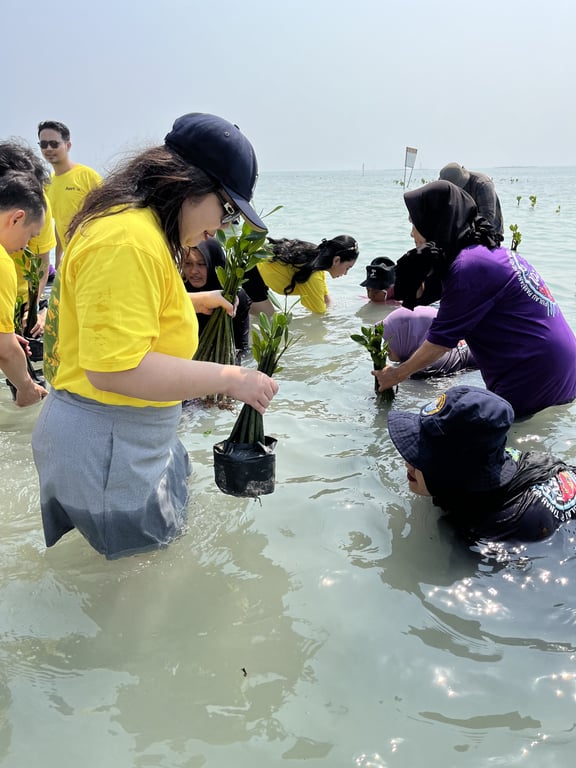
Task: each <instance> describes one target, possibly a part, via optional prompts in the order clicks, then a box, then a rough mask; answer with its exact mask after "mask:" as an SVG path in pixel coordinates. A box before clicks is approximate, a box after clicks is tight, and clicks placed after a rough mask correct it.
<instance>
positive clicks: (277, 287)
mask: <svg viewBox="0 0 576 768" xmlns="http://www.w3.org/2000/svg"><path fill="white" fill-rule="evenodd" d="M268 245H269V248H270V249H271V251H272V254H273V255H272V256H271V257H270V258H268V259H264V260H262V261H261V262H260V263H259V264H258V265H257V267H256V269H254V270H250V273H248V281H247V282H246V283H245V284H244V288H245V290H246V293H247V294H248V295H249V296H250V298H251V299H252V301H253V302H254V303H253V306H252V311H253V312H254V309H255V307H258V304H260V303H262V304H261V307H259V308H258V311H260V309H262V311H267V310H266V307H265V299H266V297H267V291H268V288H271V289H272V290H273V291H274V292H275V293H278V294H280V295H281V296H299V297H300V301H301V303H302V306H304V307H306V309H309V310H310V311H311V312H314V313H315V314H320V315H321V314H324V313H325V312H326V309H327V307H329V306H330V303H331V300H330V295H329V293H328V288H327V285H326V273H328V274H329V275H330V277H332V278H337V277H342V276H343V275H346V274H347V273H348V271H349V270H350V269H351V268H352V267H353V266H354V264H356V261H357V259H358V253H359V251H358V243H357V242H356V240H354V238H353V237H350V236H349V235H338V237H334V238H332V240H322V242H321V243H320V244H319V245H314V243H308V242H305V241H304V240H288V239H286V238H282V239H280V240H275V239H273V238H271V237H269V238H268Z"/></svg>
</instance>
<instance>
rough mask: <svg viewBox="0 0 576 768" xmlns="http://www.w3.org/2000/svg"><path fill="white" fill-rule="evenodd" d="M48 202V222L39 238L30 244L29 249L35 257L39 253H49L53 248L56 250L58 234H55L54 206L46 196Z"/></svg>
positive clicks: (35, 238) (45, 222)
mask: <svg viewBox="0 0 576 768" xmlns="http://www.w3.org/2000/svg"><path fill="white" fill-rule="evenodd" d="M44 199H45V200H46V220H45V221H44V226H43V227H42V229H41V230H40V234H39V235H38V236H37V237H33V238H32V239H31V240H30V242H29V243H28V248H30V250H31V251H32V253H33V254H34V255H37V254H39V253H48V252H49V251H51V250H52V248H56V234H55V232H54V217H53V215H52V205H51V204H50V200H48V198H47V197H46V195H44Z"/></svg>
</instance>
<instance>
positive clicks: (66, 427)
mask: <svg viewBox="0 0 576 768" xmlns="http://www.w3.org/2000/svg"><path fill="white" fill-rule="evenodd" d="M181 410H182V408H181V406H180V405H175V406H169V407H167V408H155V407H145V408H131V407H129V406H114V405H102V404H101V403H98V402H96V401H94V400H89V399H86V398H84V397H80V396H78V395H73V394H71V393H69V392H66V391H62V390H54V389H53V390H51V392H50V394H49V395H48V397H47V398H46V400H45V402H44V405H43V408H42V411H41V413H40V415H39V417H38V421H37V422H36V427H35V429H34V434H33V436H32V450H33V453H34V461H35V462H36V468H37V470H38V475H39V478H40V505H41V509H42V523H43V526H44V537H45V539H46V546H48V547H51V546H52V545H53V544H55V543H56V542H57V541H58V540H59V539H60V538H61V537H62V536H63V535H64V534H65V533H67V532H68V531H70V530H72V529H73V528H77V529H78V530H79V531H80V533H81V534H82V535H83V536H84V537H85V538H86V539H87V540H88V541H89V542H90V544H91V545H92V546H93V547H94V549H96V550H97V551H98V552H100V553H101V554H103V555H106V557H107V558H109V559H112V558H116V557H122V556H124V555H132V554H136V553H137V552H146V551H148V550H151V549H156V548H158V547H162V546H166V545H167V544H168V543H169V542H170V541H171V540H172V539H173V538H174V537H175V536H177V535H178V534H179V532H180V531H181V530H182V527H183V525H184V523H185V521H186V508H187V503H188V482H187V480H188V477H189V475H190V472H191V468H190V463H189V460H188V454H187V452H186V450H185V448H184V446H183V445H182V443H181V442H180V440H179V439H178V437H177V434H176V430H177V427H178V422H179V420H180V414H181Z"/></svg>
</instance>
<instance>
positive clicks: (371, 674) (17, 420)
mask: <svg viewBox="0 0 576 768" xmlns="http://www.w3.org/2000/svg"><path fill="white" fill-rule="evenodd" d="M402 175H403V172H402V171H397V172H394V171H389V172H380V173H375V172H374V173H371V174H370V173H367V174H366V175H365V176H362V175H361V174H360V173H358V174H354V173H351V172H346V173H344V172H343V173H325V174H321V173H302V174H296V173H286V174H263V175H262V177H261V179H260V181H259V186H258V198H257V200H258V205H259V206H261V207H262V208H263V209H264V210H269V209H271V208H273V207H274V206H275V205H278V204H283V205H284V207H283V209H282V210H281V211H278V212H277V213H275V214H273V216H271V217H270V220H269V222H270V227H271V230H272V233H273V234H274V235H275V236H278V237H282V236H298V237H301V238H302V239H309V240H319V239H320V238H322V237H331V236H334V235H337V234H341V233H349V234H352V235H354V236H356V237H357V239H358V240H359V243H360V250H361V253H360V259H359V263H358V265H357V266H356V267H355V268H354V269H353V270H351V271H350V273H349V275H348V276H347V277H344V278H341V279H339V280H337V281H329V288H330V291H331V294H332V298H333V306H332V307H331V309H330V311H329V313H328V315H327V316H326V317H324V318H319V317H314V316H311V315H308V314H306V313H305V312H304V311H302V310H301V309H296V310H295V314H296V317H295V319H294V323H293V332H294V334H295V335H296V336H298V337H299V339H300V341H299V342H298V343H297V344H296V345H295V346H294V347H293V348H292V349H291V350H290V351H289V352H288V353H287V355H286V359H285V361H284V368H283V370H282V371H281V372H280V373H279V374H278V377H277V378H278V381H279V383H280V392H279V394H278V396H277V398H276V399H275V400H274V402H273V404H272V405H271V407H270V409H269V411H268V413H267V414H266V416H265V425H266V432H267V434H270V435H273V436H274V437H276V438H277V440H278V446H277V448H276V463H277V465H276V475H277V477H276V481H277V482H276V490H275V492H274V493H273V494H271V495H269V496H263V497H261V499H260V500H258V501H254V500H249V499H238V498H235V497H231V496H226V495H224V494H222V493H220V491H219V490H218V489H217V487H216V486H215V483H214V475H213V467H212V446H213V444H214V443H216V442H218V441H219V440H221V439H223V438H225V437H226V436H227V434H228V432H229V431H230V429H231V426H232V423H233V421H234V418H235V415H236V411H226V410H219V409H217V408H213V409H207V408H204V407H203V406H200V405H199V404H197V403H196V404H194V403H192V404H189V405H187V406H186V407H185V410H184V413H183V418H182V424H181V428H180V434H181V438H182V440H183V441H184V443H185V445H186V447H187V448H188V450H189V451H190V454H191V457H192V461H193V465H194V477H193V482H192V488H193V497H192V501H191V504H190V510H189V526H188V530H187V531H186V533H185V535H183V536H182V537H181V538H180V539H178V540H177V541H175V542H174V543H173V544H172V545H171V546H170V547H169V548H168V549H166V550H163V551H160V552H156V553H154V554H152V555H146V556H138V557H131V558H127V559H124V560H120V561H115V562H107V561H106V560H104V559H103V558H102V557H101V556H99V555H98V554H96V553H95V552H94V551H92V550H91V549H90V547H89V546H88V545H87V544H86V543H85V541H84V540H83V539H82V538H81V537H80V536H79V535H77V534H76V533H71V534H69V535H67V536H66V537H65V538H64V539H63V540H62V541H61V542H59V543H58V544H57V545H56V546H55V547H54V548H52V549H51V550H46V549H45V547H44V543H43V537H42V529H41V523H40V516H39V510H38V489H37V481H36V474H35V470H34V467H33V463H32V458H31V449H30V435H31V432H32V429H33V425H34V421H35V419H36V416H37V411H34V410H31V409H29V410H26V411H22V412H20V411H16V410H15V408H14V407H13V406H12V403H11V402H10V396H9V392H8V390H7V388H6V387H5V386H4V385H3V384H2V385H1V386H0V470H1V473H2V478H3V480H2V482H3V486H2V488H3V493H2V500H1V502H0V522H1V525H2V539H1V554H2V556H1V558H0V765H1V766H2V767H3V768H4V766H6V768H28V766H33V765H37V764H40V763H41V764H42V765H43V766H44V768H53V767H54V768H56V766H58V768H72V767H74V768H77V766H78V765H81V766H82V767H83V768H101V767H102V766H104V765H105V766H106V767H107V768H200V767H202V766H210V767H212V766H214V767H217V768H219V767H220V766H224V765H236V766H247V767H248V766H249V767H250V768H260V767H262V768H269V767H270V766H275V765H278V766H280V765H291V764H292V765H298V764H301V763H303V762H306V763H307V764H310V765H318V766H330V768H344V767H345V766H350V767H351V768H370V767H374V768H392V767H395V768H413V766H420V765H426V766H429V767H430V768H440V766H441V767H442V768H489V767H490V768H491V767H492V766H515V765H521V766H527V767H528V768H542V767H543V766H546V768H567V766H569V765H572V763H573V755H574V748H575V743H576V736H575V732H576V731H575V722H576V589H575V581H576V523H574V524H572V523H569V524H567V525H566V526H564V528H562V529H560V530H559V531H558V532H557V533H556V534H555V535H554V536H552V537H551V538H550V539H548V540H547V541H545V542H542V543H538V544H530V545H528V546H520V547H512V546H503V545H498V546H497V545H492V546H490V547H473V548H467V547H465V546H463V544H462V543H461V542H460V541H459V540H458V539H457V538H456V537H455V536H454V535H453V534H452V532H451V531H450V529H449V528H447V526H446V525H445V524H444V523H443V521H442V519H441V517H440V515H439V514H438V511H437V510H436V509H434V508H433V507H432V506H431V503H430V501H429V500H428V499H425V498H421V497H416V496H412V495H411V494H410V493H409V492H408V489H407V485H406V481H405V470H404V467H403V462H402V461H401V460H400V458H399V456H398V454H397V453H396V451H395V450H394V449H393V447H392V445H391V443H390V441H389V439H388V437H387V431H386V413H387V409H388V406H386V405H379V404H378V403H377V402H376V400H375V397H374V391H373V381H372V376H371V375H370V370H371V364H370V360H369V358H368V355H367V353H366V352H365V351H364V350H363V349H362V348H360V347H359V346H358V345H357V344H355V343H354V342H352V341H351V340H350V334H351V333H355V332H358V329H359V327H360V326H361V325H362V324H366V323H372V322H376V321H377V320H379V319H380V318H381V317H382V315H383V313H384V312H387V311H390V310H389V309H382V308H381V307H377V306H371V305H368V304H367V303H366V301H365V299H364V298H363V289H361V288H360V287H359V286H358V283H359V282H360V281H361V280H362V279H364V276H365V271H364V266H365V265H366V264H367V263H369V261H370V260H371V259H372V258H374V257H375V256H377V255H388V256H390V257H392V258H398V257H399V256H400V255H401V254H402V253H403V252H404V251H406V250H407V249H408V248H410V247H411V241H410V238H409V230H410V226H409V224H408V221H407V214H406V209H405V208H404V206H403V204H402V189H401V187H400V186H399V185H398V184H397V183H396V182H395V180H397V179H401V178H402ZM435 175H436V173H435V172H431V171H424V172H419V171H415V172H414V178H413V181H412V185H411V186H412V187H415V186H418V185H419V184H420V181H421V180H420V176H422V177H425V178H426V180H430V179H432V178H434V177H435ZM491 175H492V176H493V177H494V179H495V181H496V184H497V187H498V191H499V193H500V197H501V200H502V205H503V208H504V216H505V221H506V225H508V224H510V223H516V224H517V225H518V226H519V228H520V231H521V233H522V236H523V240H522V244H521V247H520V251H521V252H522V253H523V254H524V255H525V256H526V257H527V258H528V260H529V261H531V262H532V263H533V264H534V266H536V267H537V268H538V269H539V270H540V272H541V273H542V274H543V275H544V277H545V279H546V280H547V282H548V285H549V287H550V289H551V290H552V293H553V294H554V295H555V296H556V298H557V299H558V301H559V303H560V305H561V307H562V310H563V311H564V313H565V315H566V316H567V318H568V319H569V321H570V323H571V324H572V326H573V327H576V302H575V270H574V266H573V254H572V250H573V247H572V244H571V241H570V238H569V234H570V233H571V232H572V230H573V228H574V226H575V224H576V209H575V203H574V199H573V190H574V188H575V186H576V169H536V168H526V169H494V170H493V171H491ZM416 176H418V178H416ZM529 195H536V196H537V202H536V205H535V206H534V208H532V207H531V206H530V203H529V200H528V197H529ZM517 196H520V197H521V200H520V204H518V202H517V199H516V198H517ZM558 207H559V208H560V210H558ZM462 382H470V383H474V384H481V379H480V377H479V374H477V373H475V372H474V373H466V374H463V375H461V376H457V377H453V378H451V379H447V380H435V381H411V382H406V383H404V384H403V385H402V386H401V388H400V391H399V393H398V396H397V398H396V400H395V402H394V404H393V406H392V407H394V408H409V409H411V408H414V409H415V408H417V407H418V406H419V405H421V404H422V403H424V402H426V401H427V400H429V399H431V398H433V397H434V396H435V395H436V394H438V393H439V392H441V391H443V389H445V388H446V387H448V386H450V385H453V384H455V383H462ZM575 415H576V404H571V405H567V406H560V407H556V408H550V409H548V410H547V411H545V412H542V413H540V414H537V415H536V416H534V417H532V418H531V419H528V420H526V421H523V422H521V423H517V424H515V425H514V427H513V429H512V432H511V436H510V442H511V444H513V445H516V446H518V447H521V448H523V449H530V448H539V449H542V450H551V451H553V452H554V453H555V454H557V455H559V456H561V457H563V458H565V459H566V460H568V461H572V462H574V463H576V444H575V430H574V426H573V425H574V417H575ZM62 439H63V440H65V439H66V438H65V435H63V436H62Z"/></svg>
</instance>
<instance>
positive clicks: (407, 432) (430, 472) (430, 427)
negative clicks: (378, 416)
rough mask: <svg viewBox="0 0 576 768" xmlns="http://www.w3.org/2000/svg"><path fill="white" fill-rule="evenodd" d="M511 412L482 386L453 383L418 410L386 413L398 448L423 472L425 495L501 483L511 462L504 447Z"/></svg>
mask: <svg viewBox="0 0 576 768" xmlns="http://www.w3.org/2000/svg"><path fill="white" fill-rule="evenodd" d="M513 422H514V410H513V409H512V406H511V405H510V403H509V402H508V401H507V400H504V398H502V397H500V396H499V395H496V394H494V393H493V392H489V391H488V390H486V389H482V388H481V387H472V386H459V387H452V389H449V390H447V391H446V392H444V393H443V394H441V395H439V396H438V397H437V398H436V399H435V400H433V401H432V402H430V403H427V404H426V405H425V406H423V407H422V408H421V409H420V413H418V414H415V413H407V412H406V411H390V413H389V414H388V432H389V433H390V437H391V438H392V442H393V443H394V445H395V446H396V448H397V450H398V452H399V453H400V455H401V456H402V458H403V459H405V460H406V461H407V462H408V463H409V464H411V465H412V466H413V467H415V468H416V469H419V470H420V471H421V472H422V474H423V475H424V480H425V482H426V486H427V488H428V490H429V491H430V493H431V494H432V495H433V496H434V495H440V494H442V493H446V492H453V491H458V490H460V491H480V492H481V491H489V490H494V489H496V488H500V487H501V486H503V485H506V484H507V483H509V482H510V480H511V479H512V477H513V475H514V473H515V472H516V464H515V462H514V460H513V459H512V457H511V456H510V455H509V454H508V453H507V452H506V451H505V448H506V437H507V435H508V430H509V429H510V427H511V425H512V424H513Z"/></svg>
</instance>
